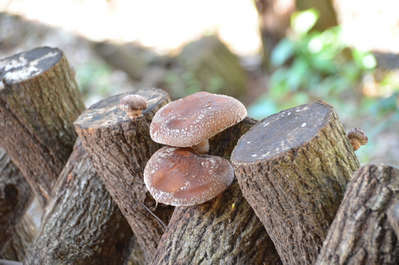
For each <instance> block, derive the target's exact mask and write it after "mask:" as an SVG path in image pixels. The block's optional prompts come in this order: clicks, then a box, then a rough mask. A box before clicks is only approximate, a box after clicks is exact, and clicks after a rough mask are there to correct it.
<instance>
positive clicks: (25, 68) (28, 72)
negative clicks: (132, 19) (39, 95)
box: [0, 47, 63, 90]
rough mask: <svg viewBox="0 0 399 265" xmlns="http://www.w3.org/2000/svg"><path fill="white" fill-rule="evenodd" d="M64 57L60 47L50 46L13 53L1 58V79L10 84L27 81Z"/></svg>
mask: <svg viewBox="0 0 399 265" xmlns="http://www.w3.org/2000/svg"><path fill="white" fill-rule="evenodd" d="M62 57H63V52H62V51H61V50H60V49H57V48H50V47H40V48H35V49H33V50H29V51H25V52H21V53H18V54H15V55H12V56H10V57H7V58H4V59H2V60H0V79H2V81H3V82H4V83H6V84H9V85H12V84H15V83H18V82H21V81H26V80H28V79H30V78H34V77H35V76H38V75H40V74H42V73H43V72H45V71H47V70H48V69H50V68H52V67H53V66H54V65H56V64H57V63H58V62H59V61H60V60H61V58H62ZM3 88H4V87H3ZM1 89H2V88H1V86H0V90H1Z"/></svg>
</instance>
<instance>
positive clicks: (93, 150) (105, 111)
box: [75, 89, 173, 263]
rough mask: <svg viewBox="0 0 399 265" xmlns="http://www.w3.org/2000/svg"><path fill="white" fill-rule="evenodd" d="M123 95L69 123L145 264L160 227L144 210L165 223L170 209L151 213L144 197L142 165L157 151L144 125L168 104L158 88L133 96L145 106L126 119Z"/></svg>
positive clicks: (149, 202)
mask: <svg viewBox="0 0 399 265" xmlns="http://www.w3.org/2000/svg"><path fill="white" fill-rule="evenodd" d="M129 94H135V93H126V94H121V95H117V96H113V97H110V98H107V99H105V100H102V101H100V102H98V103H96V104H94V105H93V106H91V107H90V108H89V109H88V110H87V111H85V112H84V113H83V114H82V115H81V116H80V117H79V118H78V119H77V120H76V121H75V128H76V132H77V133H78V134H79V137H80V138H81V139H82V142H83V145H84V147H85V149H86V150H87V152H88V154H89V156H90V158H91V161H92V163H93V166H94V168H95V169H96V171H97V173H98V175H99V176H100V177H101V178H102V180H103V182H104V184H105V186H106V188H107V190H108V191H109V192H110V194H111V196H112V197H113V199H114V200H115V202H116V203H117V204H118V206H119V208H120V209H121V211H122V213H123V215H124V216H125V218H126V219H127V221H128V222H129V224H130V227H131V228H132V230H133V232H134V234H135V236H136V238H137V241H138V243H139V244H140V246H141V248H142V250H143V253H144V256H145V259H146V261H147V262H148V263H149V262H150V261H151V259H152V257H153V255H154V253H155V250H156V247H157V245H158V242H159V239H160V238H161V235H162V233H163V229H164V228H163V226H162V225H161V224H160V223H159V222H158V221H157V220H156V218H154V216H153V215H151V213H150V212H149V211H148V210H147V209H146V208H145V206H146V207H147V208H150V209H151V210H154V212H155V214H156V215H157V216H159V217H160V218H161V219H162V220H163V222H165V223H168V221H169V218H170V215H171V214H172V210H173V207H165V206H163V205H159V206H158V208H157V209H156V210H155V201H154V200H153V199H152V197H151V196H149V193H148V191H147V189H146V187H145V185H144V180H143V171H144V167H145V165H146V163H147V161H148V160H149V159H150V157H151V155H152V154H153V153H154V152H155V151H156V150H158V149H159V148H160V146H161V145H160V144H158V143H155V142H153V141H152V139H151V137H150V132H149V129H150V123H151V120H152V117H153V115H154V114H155V112H156V111H157V110H158V109H160V108H161V107H162V106H163V105H165V104H166V103H168V102H169V96H168V95H167V93H165V92H164V91H162V90H159V89H148V90H139V91H137V92H136V94H137V95H140V96H143V97H144V98H145V99H146V100H147V106H148V107H147V109H146V110H144V111H143V112H142V114H141V115H138V116H137V117H135V118H129V116H128V115H127V113H125V111H124V110H123V109H122V108H121V105H120V100H121V98H122V97H124V96H126V95H129ZM144 204H145V205H144Z"/></svg>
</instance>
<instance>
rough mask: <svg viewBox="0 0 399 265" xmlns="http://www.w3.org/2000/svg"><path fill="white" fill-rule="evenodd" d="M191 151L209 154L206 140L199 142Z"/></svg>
mask: <svg viewBox="0 0 399 265" xmlns="http://www.w3.org/2000/svg"><path fill="white" fill-rule="evenodd" d="M193 150H194V151H196V152H197V153H200V154H207V153H208V152H209V141H208V139H206V140H204V141H202V142H200V143H199V144H197V145H194V146H193Z"/></svg>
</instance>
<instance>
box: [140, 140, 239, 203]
mask: <svg viewBox="0 0 399 265" xmlns="http://www.w3.org/2000/svg"><path fill="white" fill-rule="evenodd" d="M233 179H234V170H233V168H232V166H231V165H230V163H229V162H228V161H227V160H226V159H224V158H222V157H218V156H210V155H200V154H197V153H195V152H194V151H193V150H192V149H190V148H175V147H169V146H167V147H163V148H161V149H159V150H158V151H157V152H155V153H154V155H153V156H152V157H151V158H150V160H149V161H148V163H147V165H146V167H145V169H144V183H145V185H146V187H147V189H148V190H149V192H150V193H151V195H152V196H153V197H154V199H155V200H156V201H157V202H160V203H164V204H168V205H173V206H191V205H196V204H201V203H204V202H206V201H209V200H211V199H213V198H214V197H216V196H217V195H218V194H220V193H222V192H223V191H224V190H225V189H226V188H227V187H228V186H230V184H231V183H232V182H233Z"/></svg>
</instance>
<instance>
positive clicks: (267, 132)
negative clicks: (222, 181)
mask: <svg viewBox="0 0 399 265" xmlns="http://www.w3.org/2000/svg"><path fill="white" fill-rule="evenodd" d="M332 112H333V110H332V107H331V106H329V105H327V104H325V103H322V102H315V103H313V104H310V105H301V106H297V107H295V108H291V109H288V110H284V111H281V112H279V113H277V114H274V115H271V116H269V117H267V118H266V119H264V120H262V121H261V122H260V123H258V124H257V125H256V126H254V127H253V128H251V130H249V131H248V132H247V133H246V134H245V136H243V137H242V138H241V139H240V140H239V141H238V143H237V145H236V147H235V148H234V151H233V153H232V161H233V162H234V163H235V164H240V163H256V162H258V161H265V160H270V159H272V158H274V157H277V156H280V155H284V154H285V153H286V152H287V151H288V150H292V149H295V148H299V147H301V146H302V145H304V144H306V143H308V142H309V141H310V140H311V139H312V138H314V137H315V136H317V134H318V133H319V132H320V129H321V128H323V127H325V126H326V124H327V123H328V122H329V120H330V116H331V115H332Z"/></svg>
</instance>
